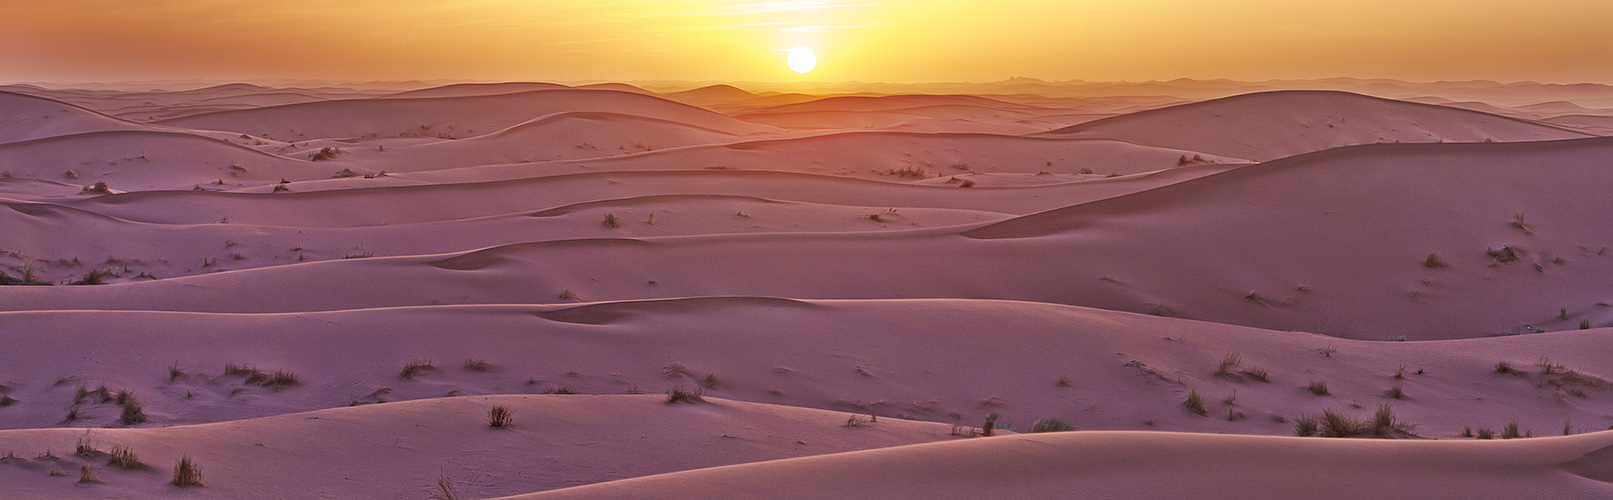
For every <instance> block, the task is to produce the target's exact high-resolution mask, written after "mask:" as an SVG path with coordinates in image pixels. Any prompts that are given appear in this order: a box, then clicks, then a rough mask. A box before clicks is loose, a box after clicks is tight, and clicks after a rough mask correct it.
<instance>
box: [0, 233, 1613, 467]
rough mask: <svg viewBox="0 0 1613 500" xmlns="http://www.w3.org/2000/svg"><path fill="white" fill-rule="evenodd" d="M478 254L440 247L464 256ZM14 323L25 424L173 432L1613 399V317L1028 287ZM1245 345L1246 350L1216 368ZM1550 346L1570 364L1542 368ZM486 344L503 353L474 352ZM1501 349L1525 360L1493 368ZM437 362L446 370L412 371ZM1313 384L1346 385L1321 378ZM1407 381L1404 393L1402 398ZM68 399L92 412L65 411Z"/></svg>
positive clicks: (1144, 421) (71, 316)
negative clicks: (304, 424) (651, 407)
mask: <svg viewBox="0 0 1613 500" xmlns="http://www.w3.org/2000/svg"><path fill="white" fill-rule="evenodd" d="M476 264H477V263H476V262H473V261H470V260H461V261H458V262H444V263H441V265H443V266H444V267H457V268H459V269H460V270H461V271H460V272H477V271H478V270H477V269H475V265H476ZM533 286H539V287H541V286H543V284H542V283H534V284H533ZM443 291H444V292H449V293H452V292H456V291H457V290H454V289H451V288H445V289H443ZM304 294H307V292H304ZM269 300H272V299H269ZM0 320H4V322H5V323H4V324H5V325H6V330H5V331H4V332H3V337H0V340H3V341H4V342H5V343H6V345H7V346H9V347H11V349H10V350H7V351H4V352H0V362H4V363H5V366H6V367H7V368H6V374H5V377H6V379H5V384H6V385H7V386H8V387H7V394H8V395H9V396H10V397H12V398H13V399H14V402H13V404H10V405H8V406H7V407H5V415H6V416H7V418H6V420H4V421H0V422H3V423H4V424H5V427H8V428H19V427H54V426H75V427H97V428H98V427H107V426H115V425H117V422H118V420H119V418H120V412H119V408H118V406H117V405H116V404H115V403H113V402H109V401H101V400H99V399H98V398H96V397H95V396H86V397H84V398H75V390H76V387H77V386H79V385H81V384H82V385H84V386H85V387H86V389H88V390H91V391H92V392H93V390H94V389H96V388H97V387H100V386H102V385H105V386H106V387H108V388H109V389H110V390H113V391H117V390H131V391H134V392H135V393H136V394H138V395H139V398H140V399H139V400H140V402H141V404H142V405H143V407H144V413H145V414H147V415H149V419H150V421H149V423H148V424H143V425H144V426H157V427H161V426H168V425H181V424H195V423H206V422H221V421H228V420H238V419H243V418H255V417H261V416H268V415H275V414H283V413H290V412H298V411H310V410H317V409H322V408H333V407H340V406H346V405H349V404H352V403H354V402H357V403H360V404H369V403H375V402H379V401H382V400H385V401H392V402H397V401H406V400H416V399H423V398H437V397H442V396H443V395H445V394H448V395H489V394H538V393H550V392H579V393H582V394H623V393H632V392H635V391H642V392H645V393H650V394H661V393H663V392H665V391H667V390H668V389H672V388H675V387H682V388H684V389H686V390H693V389H694V388H696V387H702V388H703V389H704V391H705V392H706V395H708V396H714V397H721V398H727V399H734V400H744V401H753V402H759V403H769V404H783V405H790V406H798V407H809V408H819V409H824V410H834V411H840V412H846V413H851V414H859V415H870V414H878V415H879V419H878V420H879V421H880V422H883V421H884V420H885V419H886V418H891V419H893V420H899V419H905V418H913V419H919V420H925V421H933V422H945V423H952V422H954V421H960V422H961V423H964V424H968V425H979V424H980V423H981V422H982V420H983V419H984V418H985V417H986V416H987V414H990V413H998V414H1000V415H1001V420H1000V421H999V422H998V424H999V427H1000V428H1004V429H1011V430H1015V431H1025V430H1027V429H1029V428H1030V426H1031V424H1032V423H1033V422H1035V421H1037V420H1039V419H1060V420H1062V421H1064V422H1067V423H1069V424H1070V425H1073V426H1076V427H1078V428H1081V429H1088V430H1095V429H1111V430H1138V429H1149V430H1169V431H1189V432H1209V433H1232V434H1271V435H1290V434H1292V433H1293V432H1294V428H1295V426H1294V423H1293V420H1294V419H1296V418H1298V417H1300V416H1302V415H1316V414H1319V413H1321V412H1322V411H1324V410H1330V411H1335V412H1339V413H1340V414H1342V415H1345V416H1347V417H1349V418H1355V419H1361V418H1366V417H1369V416H1371V415H1372V413H1373V411H1374V410H1375V409H1376V408H1377V407H1378V405H1380V404H1389V405H1391V406H1392V407H1393V414H1394V415H1395V418H1396V419H1397V420H1399V421H1401V422H1405V423H1407V424H1410V426H1409V427H1408V430H1409V431H1410V432H1412V433H1413V434H1415V435H1418V436H1422V437H1428V438H1439V439H1456V438H1457V437H1458V436H1459V435H1460V434H1461V432H1462V429H1463V428H1464V427H1471V428H1473V429H1482V428H1489V429H1493V430H1500V429H1501V428H1502V427H1503V426H1504V425H1506V424H1507V423H1508V422H1517V423H1518V424H1519V426H1520V429H1521V430H1520V432H1525V431H1527V432H1533V433H1534V434H1535V435H1537V436H1547V435H1553V434H1557V433H1560V430H1561V429H1563V427H1564V425H1565V422H1567V423H1568V424H1569V427H1570V429H1571V430H1572V431H1574V432H1585V431H1594V430H1599V429H1603V428H1605V427H1606V426H1607V425H1608V421H1607V417H1606V415H1607V414H1608V413H1609V411H1610V410H1613V399H1610V397H1613V384H1610V383H1608V382H1607V380H1608V379H1609V378H1613V372H1609V369H1608V367H1607V366H1606V363H1605V362H1604V360H1605V359H1606V356H1607V348H1606V347H1605V346H1606V345H1607V344H1608V342H1609V341H1610V336H1613V329H1607V328H1599V329H1592V330H1586V331H1570V332H1554V333H1546V334H1537V335H1526V336H1509V337H1496V338H1484V339H1465V340H1451V341H1431V342H1369V341H1354V340H1341V339H1336V338H1330V337H1326V336H1322V335H1316V334H1310V333H1301V332H1277V331H1269V330H1260V329H1254V328H1248V327H1239V326H1233V325H1221V324H1214V323H1204V322H1197V321H1190V320H1182V319H1175V318H1161V317H1155V316H1147V315H1139V314H1132V313H1121V312H1114V311H1106V310H1100V309H1090V308H1082V307H1073V306H1062V305H1054V304H1040V303H1030V302H1009V301H985V300H957V299H943V300H862V301H802V300H791V299H779V298H765V297H706V298H691V299H667V300H652V301H635V302H611V303H590V304H555V305H546V306H533V305H493V306H424V307H412V308H392V309H364V310H351V311H333V312H323V313H296V314H197V313H182V312H143V311H86V310H76V311H37V312H9V313H0ZM112 328H116V330H117V334H116V335H108V334H107V330H109V329H112ZM875 333H877V334H875ZM41 352H46V353H57V352H71V353H73V356H72V357H71V358H67V357H62V358H53V357H47V356H38V355H36V354H34V353H41ZM1228 354H1233V355H1236V356H1237V357H1238V360H1237V361H1236V363H1235V364H1233V365H1231V366H1229V367H1228V368H1227V369H1226V370H1224V371H1225V373H1222V374H1219V375H1218V374H1217V372H1218V371H1222V370H1219V369H1218V367H1219V365H1220V363H1221V362H1222V361H1223V360H1224V359H1225V357H1226V356H1227V355H1228ZM1542 357H1545V358H1549V360H1550V361H1551V363H1552V366H1553V369H1552V371H1551V372H1550V373H1547V372H1546V370H1545V369H1544V367H1543V366H1539V365H1536V364H1535V362H1536V360H1539V359H1540V358H1542ZM467 359H471V360H480V361H483V362H486V363H487V364H488V366H486V367H483V368H481V369H468V368H465V367H464V366H463V365H462V361H463V360H467ZM1501 361H1504V362H1508V363H1511V364H1512V365H1513V366H1514V367H1516V369H1517V370H1518V373H1506V374H1503V373H1497V372H1496V371H1495V364H1496V363H1497V362H1501ZM417 362H431V363H432V365H433V366H432V368H431V369H426V370H420V371H419V373H415V374H413V375H410V376H408V377H404V376H402V375H401V374H400V372H401V371H402V370H404V368H405V367H406V366H408V365H409V364H411V363H417ZM228 364H233V365H236V366H246V367H253V368H256V369H259V370H261V371H263V372H264V373H272V372H274V371H285V372H291V373H295V374H297V376H298V383H297V384H296V385H294V386H290V387H279V388H276V387H265V386H261V385H259V384H255V383H251V382H248V380H247V378H246V377H245V376H242V375H235V376H231V375H226V374H224V373H223V370H224V368H225V366H226V365H228ZM1400 366H1404V367H1405V369H1404V370H1403V371H1402V378H1401V379H1395V378H1394V374H1395V372H1396V371H1397V369H1398V367H1400ZM170 368H172V370H176V371H178V374H177V375H175V374H173V373H172V372H171V370H170ZM1256 372H1263V373H1264V374H1265V380H1264V381H1261V380H1258V379H1256V378H1255V377H1254V375H1253V373H1256ZM1419 372H1421V373H1419ZM1061 380H1062V383H1061V382H1060V381H1061ZM1313 381H1324V382H1326V383H1327V385H1328V387H1329V390H1330V391H1331V392H1330V393H1329V394H1328V395H1327V396H1317V395H1314V394H1312V393H1310V392H1308V391H1307V390H1306V387H1307V385H1308V384H1309V383H1310V382H1313ZM1392 386H1399V387H1401V388H1402V397H1401V398H1399V399H1395V398H1392V397H1390V396H1388V395H1386V392H1387V391H1388V390H1389V388H1390V387H1392ZM563 389H564V391H563ZM1189 391H1197V392H1198V393H1199V394H1200V395H1202V396H1203V397H1204V398H1205V399H1206V400H1207V402H1208V403H1210V404H1209V405H1207V406H1208V407H1207V411H1206V414H1205V415H1200V414H1196V413H1194V412H1192V411H1189V410H1188V409H1187V408H1185V407H1184V406H1183V404H1182V401H1183V399H1184V398H1185V397H1186V396H1187V395H1188V392H1189ZM1117 394H1118V395H1124V397H1118V398H1117V397H1113V396H1112V395H1117ZM1229 398H1230V399H1231V403H1228V402H1226V401H1227V400H1228V399H1229ZM75 399H78V401H77V403H75ZM1357 406H1359V408H1357ZM70 407H71V408H76V409H77V410H78V414H77V416H78V419H77V420H74V421H70V422H69V421H65V420H64V418H65V417H64V416H65V415H66V414H67V411H68V409H69V408H70ZM1235 413H1236V414H1237V416H1238V418H1228V417H1229V416H1233V415H1234V414H1235ZM1278 417H1280V418H1281V419H1279V418H1278ZM845 419H846V416H844V415H843V416H841V417H840V419H839V421H838V422H833V423H836V424H838V423H843V422H844V421H845ZM0 449H4V448H3V447H0ZM19 451H23V450H19Z"/></svg>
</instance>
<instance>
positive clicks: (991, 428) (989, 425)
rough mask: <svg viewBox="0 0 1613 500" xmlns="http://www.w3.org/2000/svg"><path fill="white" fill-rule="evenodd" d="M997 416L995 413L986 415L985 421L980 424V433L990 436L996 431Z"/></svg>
mask: <svg viewBox="0 0 1613 500" xmlns="http://www.w3.org/2000/svg"><path fill="white" fill-rule="evenodd" d="M997 417H998V415H997V414H996V413H992V414H990V415H986V423H984V424H980V435H982V436H986V437H991V436H992V435H993V434H996V433H997Z"/></svg>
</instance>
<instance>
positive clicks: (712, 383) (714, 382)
mask: <svg viewBox="0 0 1613 500" xmlns="http://www.w3.org/2000/svg"><path fill="white" fill-rule="evenodd" d="M719 385H722V381H721V380H719V379H717V374H715V373H708V374H706V378H703V379H700V387H704V388H707V389H716V388H717V386H719Z"/></svg>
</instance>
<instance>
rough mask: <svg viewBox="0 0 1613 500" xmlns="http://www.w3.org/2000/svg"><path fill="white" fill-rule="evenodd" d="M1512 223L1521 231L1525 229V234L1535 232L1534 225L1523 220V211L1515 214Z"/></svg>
mask: <svg viewBox="0 0 1613 500" xmlns="http://www.w3.org/2000/svg"><path fill="white" fill-rule="evenodd" d="M1510 224H1512V227H1515V228H1518V230H1519V231H1523V233H1524V234H1535V231H1534V229H1533V228H1532V226H1530V225H1529V223H1527V222H1524V221H1523V212H1518V213H1516V214H1513V215H1512V222H1511V223H1510Z"/></svg>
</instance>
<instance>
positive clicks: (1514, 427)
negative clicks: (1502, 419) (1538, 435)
mask: <svg viewBox="0 0 1613 500" xmlns="http://www.w3.org/2000/svg"><path fill="white" fill-rule="evenodd" d="M1521 437H1535V431H1529V432H1523V431H1522V429H1519V428H1518V422H1517V421H1516V420H1514V421H1512V422H1508V423H1507V426H1506V427H1503V428H1501V439H1516V438H1521Z"/></svg>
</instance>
